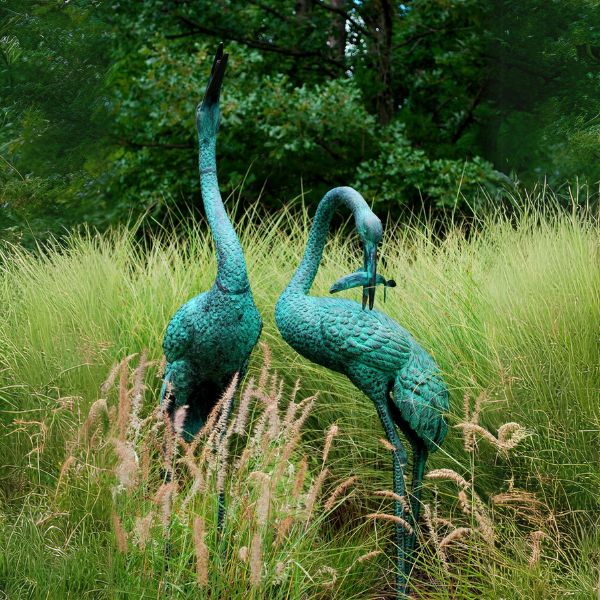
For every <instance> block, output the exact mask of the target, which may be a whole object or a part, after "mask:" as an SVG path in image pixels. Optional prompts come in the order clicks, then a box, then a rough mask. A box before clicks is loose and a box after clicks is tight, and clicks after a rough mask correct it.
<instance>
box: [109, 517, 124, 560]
mask: <svg viewBox="0 0 600 600" xmlns="http://www.w3.org/2000/svg"><path fill="white" fill-rule="evenodd" d="M112 522H113V528H114V530H115V540H116V542H117V550H118V551H119V552H120V553H121V554H125V552H127V534H126V533H125V529H124V528H123V523H121V519H120V518H119V515H118V514H117V513H116V512H114V511H113V513H112Z"/></svg>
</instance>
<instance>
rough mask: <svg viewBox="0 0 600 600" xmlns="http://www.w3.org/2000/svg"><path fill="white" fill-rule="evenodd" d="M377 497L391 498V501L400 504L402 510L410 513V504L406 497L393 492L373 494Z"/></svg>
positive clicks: (382, 491)
mask: <svg viewBox="0 0 600 600" xmlns="http://www.w3.org/2000/svg"><path fill="white" fill-rule="evenodd" d="M373 493H374V494H375V495H376V496H383V497H384V498H390V500H394V501H395V502H399V503H400V505H401V506H402V510H403V511H404V512H405V513H406V514H408V513H409V512H410V506H409V505H408V502H407V501H406V498H405V497H404V496H401V495H400V494H396V492H392V491H391V490H377V491H376V492H373Z"/></svg>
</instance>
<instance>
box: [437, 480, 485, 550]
mask: <svg viewBox="0 0 600 600" xmlns="http://www.w3.org/2000/svg"><path fill="white" fill-rule="evenodd" d="M426 477H427V478H428V479H436V480H440V479H441V480H450V481H454V483H456V485H457V486H458V487H459V488H461V489H460V491H459V493H458V501H459V505H460V507H461V508H462V511H463V512H464V513H465V514H473V516H474V517H475V520H476V521H477V525H478V526H479V532H480V533H481V535H482V537H483V539H484V540H485V541H486V542H487V543H488V544H489V545H490V546H493V545H494V542H495V538H496V535H495V533H494V526H493V524H492V521H491V519H490V517H489V515H488V512H487V510H486V508H485V505H484V503H483V501H482V500H481V498H480V497H479V495H478V494H477V493H476V492H475V490H474V489H473V486H472V484H471V483H470V482H469V481H467V480H466V479H465V478H464V477H462V475H459V474H458V473H457V472H456V471H453V470H452V469H437V470H434V471H430V472H429V473H427V475H426ZM466 490H469V492H470V494H471V501H469V499H468V497H467V494H466Z"/></svg>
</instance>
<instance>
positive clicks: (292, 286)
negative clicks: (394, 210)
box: [275, 187, 448, 598]
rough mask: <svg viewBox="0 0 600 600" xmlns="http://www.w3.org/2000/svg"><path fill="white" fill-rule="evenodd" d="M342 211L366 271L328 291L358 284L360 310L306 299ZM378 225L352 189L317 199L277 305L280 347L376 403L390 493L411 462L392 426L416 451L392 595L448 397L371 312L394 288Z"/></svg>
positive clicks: (422, 356) (398, 488) (426, 359)
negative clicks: (388, 460) (380, 294)
mask: <svg viewBox="0 0 600 600" xmlns="http://www.w3.org/2000/svg"><path fill="white" fill-rule="evenodd" d="M340 205H344V206H345V207H346V208H348V209H350V211H352V213H353V215H354V220H355V223H356V228H357V230H358V234H359V236H360V238H361V241H362V244H363V250H364V268H363V270H360V271H358V272H356V273H353V274H351V275H347V276H345V277H342V278H341V279H339V280H338V281H337V282H336V283H335V284H334V285H333V286H332V288H331V290H330V291H331V292H336V291H339V290H342V289H349V288H351V287H357V286H363V306H362V309H361V306H360V305H359V304H357V303H356V302H353V301H351V300H342V299H338V298H316V297H311V296H309V295H308V292H309V291H310V288H311V286H312V283H313V281H314V279H315V276H316V274H317V270H318V268H319V264H320V262H321V256H322V254H323V248H324V246H325V241H326V239H327V234H328V232H329V226H330V223H331V219H332V216H333V214H334V212H335V210H336V209H337V208H338V206H340ZM381 237H382V226H381V221H380V220H379V219H378V218H377V216H376V215H375V214H374V213H373V212H372V211H371V210H370V208H369V207H368V205H367V203H366V202H365V200H364V199H363V197H362V196H361V195H360V194H359V193H358V192H357V191H356V190H354V189H352V188H349V187H339V188H335V189H333V190H331V191H329V192H328V193H327V194H326V195H325V196H324V197H323V199H322V200H321V202H320V204H319V207H318V209H317V213H316V215H315V218H314V221H313V225H312V228H311V230H310V234H309V238H308V243H307V245H306V249H305V252H304V257H303V258H302V262H301V263H300V265H299V266H298V268H297V270H296V272H295V273H294V276H293V277H292V279H291V281H290V283H289V284H288V286H287V287H286V289H285V290H284V292H283V293H282V294H281V296H280V297H279V300H278V301H277V305H276V307H275V319H276V322H277V327H278V328H279V331H280V332H281V335H282V336H283V338H284V339H285V341H286V342H287V343H288V344H289V345H290V346H291V347H292V348H294V350H296V351H297V352H299V353H300V354H302V355H303V356H305V357H306V358H308V359H309V360H311V361H313V362H315V363H317V364H320V365H323V366H325V367H328V368H329V369H332V370H334V371H338V372H340V373H344V374H345V375H346V376H347V377H348V378H349V379H350V381H352V383H353V384H354V385H355V386H356V387H358V388H359V389H360V390H361V391H362V392H364V393H365V394H366V395H367V396H368V397H369V398H370V399H371V400H372V401H373V402H374V404H375V408H376V409H377V413H378V414H379V418H380V419H381V423H382V425H383V428H384V429H385V432H386V435H387V437H388V439H389V441H390V443H391V444H392V445H393V447H394V451H393V467H394V492H395V493H396V494H398V495H399V496H405V486H404V469H405V467H406V465H407V462H408V459H407V454H406V451H405V449H404V446H403V444H402V442H401V440H400V437H399V435H398V432H397V429H396V427H398V428H400V430H401V431H402V432H403V433H404V434H405V435H406V437H407V439H408V441H409V443H410V445H411V446H412V450H413V473H412V482H411V492H410V506H411V510H410V511H409V513H408V514H406V513H405V512H404V510H403V506H402V503H401V502H400V501H399V500H397V501H395V514H396V516H397V517H401V518H403V519H405V520H406V521H407V522H408V524H409V525H410V526H411V528H412V532H413V533H412V534H411V535H408V534H407V532H406V531H405V528H404V526H402V525H401V524H399V523H396V536H395V537H396V545H397V594H398V597H399V598H403V597H405V595H406V582H407V575H408V573H409V572H410V568H411V563H412V552H413V550H414V547H415V541H416V527H415V524H416V522H417V521H418V518H419V508H420V492H421V483H422V480H423V473H424V469H425V462H426V460H427V456H428V453H429V452H432V451H434V450H435V449H436V448H437V447H438V446H439V444H441V442H442V441H443V439H444V437H445V435H446V432H447V429H448V427H447V425H446V422H445V420H444V417H443V413H444V412H445V411H447V409H448V392H447V390H446V386H445V385H444V382H443V380H442V379H441V376H440V373H439V370H438V367H437V365H436V364H435V362H434V361H433V359H432V358H431V357H430V356H429V355H428V354H427V352H425V350H424V349H423V348H422V347H421V346H420V345H419V344H418V343H417V342H416V340H415V339H414V338H413V337H412V336H411V334H410V333H409V332H408V331H406V329H404V328H402V327H401V326H400V325H398V323H396V322H395V321H394V320H393V319H391V318H390V317H388V316H387V315H385V314H383V313H381V312H379V311H377V310H369V311H366V310H364V309H365V304H366V303H367V300H368V304H369V309H372V308H373V302H374V297H375V286H376V285H377V284H383V285H387V286H391V285H395V284H393V282H391V281H386V280H385V279H384V278H383V277H382V276H381V275H378V274H377V268H376V267H377V245H378V244H379V242H380V240H381Z"/></svg>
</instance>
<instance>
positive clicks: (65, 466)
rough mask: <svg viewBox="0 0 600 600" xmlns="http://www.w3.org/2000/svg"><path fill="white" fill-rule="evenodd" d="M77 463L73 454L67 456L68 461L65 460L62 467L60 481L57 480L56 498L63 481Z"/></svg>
mask: <svg viewBox="0 0 600 600" xmlns="http://www.w3.org/2000/svg"><path fill="white" fill-rule="evenodd" d="M74 462H75V457H74V456H73V455H72V454H69V456H67V459H66V460H65V462H64V463H63V464H62V467H61V468H60V472H59V474H58V479H57V480H56V491H55V493H54V495H55V497H56V494H58V489H59V488H60V484H61V482H62V480H63V479H64V478H65V477H66V476H67V473H68V472H69V469H70V468H71V465H72V464H73V463H74Z"/></svg>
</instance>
